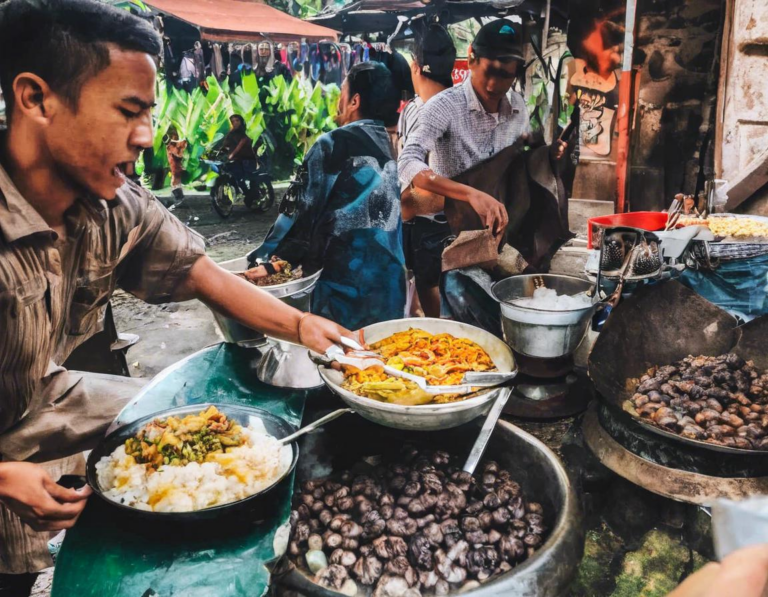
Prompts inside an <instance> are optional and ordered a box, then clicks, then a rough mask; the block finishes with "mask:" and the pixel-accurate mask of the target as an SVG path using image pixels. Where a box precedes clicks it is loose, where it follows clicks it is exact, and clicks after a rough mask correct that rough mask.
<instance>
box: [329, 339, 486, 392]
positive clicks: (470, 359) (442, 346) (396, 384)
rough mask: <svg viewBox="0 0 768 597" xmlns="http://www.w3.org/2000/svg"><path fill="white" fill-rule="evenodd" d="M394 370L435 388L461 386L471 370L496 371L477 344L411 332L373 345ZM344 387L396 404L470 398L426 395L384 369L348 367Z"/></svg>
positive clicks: (416, 387)
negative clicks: (409, 374)
mask: <svg viewBox="0 0 768 597" xmlns="http://www.w3.org/2000/svg"><path fill="white" fill-rule="evenodd" d="M370 348H371V350H374V351H376V352H378V353H379V354H381V356H382V358H383V360H384V361H385V362H386V364H387V365H389V366H390V367H394V368H395V369H398V370H400V371H404V372H406V373H411V374H413V375H418V376H420V377H424V378H425V379H426V380H427V383H428V384H429V385H432V386H442V385H457V384H460V383H461V381H462V378H463V377H464V374H465V373H466V372H467V371H496V366H495V365H494V363H493V360H492V359H491V357H490V356H489V355H488V353H487V352H486V351H485V350H483V348H482V347H481V346H480V345H479V344H477V343H476V342H472V341H471V340H467V339H466V338H457V337H455V336H452V335H451V334H430V333H429V332H425V331H424V330H419V329H413V328H412V329H409V330H408V331H405V332H397V333H396V334H393V335H392V336H389V337H388V338H385V339H384V340H381V341H379V342H376V343H374V344H372V345H371V346H370ZM344 376H345V379H344V383H343V387H344V388H345V389H347V390H350V391H351V392H354V393H355V394H357V395H359V396H365V397H367V398H373V399H375V400H381V401H384V402H392V403H395V404H405V405H413V404H427V403H429V402H435V403H443V402H455V401H457V400H461V399H464V398H466V397H467V396H466V395H456V394H440V395H437V396H433V395H431V394H427V393H426V392H423V391H422V390H421V389H420V388H419V387H418V386H417V385H416V384H415V383H413V382H412V381H408V380H406V379H401V378H397V377H392V376H390V375H387V374H386V373H385V372H384V369H383V367H372V368H369V369H364V370H361V369H357V368H355V367H351V366H346V367H344Z"/></svg>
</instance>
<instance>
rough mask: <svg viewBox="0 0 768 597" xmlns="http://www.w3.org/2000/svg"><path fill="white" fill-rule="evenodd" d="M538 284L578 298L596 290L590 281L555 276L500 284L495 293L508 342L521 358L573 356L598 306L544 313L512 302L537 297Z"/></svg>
mask: <svg viewBox="0 0 768 597" xmlns="http://www.w3.org/2000/svg"><path fill="white" fill-rule="evenodd" d="M535 280H540V281H541V282H543V283H544V286H546V287H547V288H552V289H554V290H556V291H557V293H558V294H568V295H575V294H579V293H580V292H584V291H585V290H589V289H590V288H592V286H593V284H592V283H591V282H588V281H587V280H582V279H580V278H574V277H571V276H559V275H555V274H534V275H529V276H513V277H511V278H506V279H504V280H501V281H500V282H496V284H494V285H493V288H492V289H491V292H493V296H494V297H495V298H496V300H497V301H499V303H501V322H502V327H503V328H504V338H505V339H506V341H507V343H508V344H509V345H510V346H511V347H512V349H513V350H515V351H517V352H518V353H520V354H524V355H526V356H530V357H537V358H542V359H554V358H558V357H563V356H567V355H570V354H572V353H573V352H575V350H576V349H577V348H578V346H579V343H581V341H582V339H583V338H584V334H585V333H586V331H587V326H588V325H589V321H590V318H591V317H592V314H593V313H594V310H595V305H591V306H589V307H585V308H583V309H573V310H570V311H543V310H541V309H533V308H530V307H523V306H520V305H516V304H513V303H512V302H511V301H514V300H515V299H520V298H527V297H531V296H533V291H534V290H536V283H535Z"/></svg>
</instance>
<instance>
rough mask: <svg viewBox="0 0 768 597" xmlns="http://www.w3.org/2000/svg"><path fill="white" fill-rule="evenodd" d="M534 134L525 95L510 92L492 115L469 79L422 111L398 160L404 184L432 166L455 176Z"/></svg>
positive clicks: (436, 98) (450, 176) (425, 105)
mask: <svg viewBox="0 0 768 597" xmlns="http://www.w3.org/2000/svg"><path fill="white" fill-rule="evenodd" d="M508 98H511V102H510V99H508ZM528 132H529V120H528V112H527V110H526V107H525V100H523V98H522V96H521V95H520V94H518V93H512V94H509V95H507V96H505V97H504V98H503V99H502V100H501V106H500V108H499V112H498V113H497V114H490V113H488V112H486V110H485V108H483V105H482V104H481V103H480V100H479V99H478V97H477V94H476V93H475V90H474V89H473V88H472V80H471V78H467V80H466V81H465V82H464V83H462V84H461V85H458V86H456V87H452V88H450V89H446V90H445V91H443V92H442V93H439V94H437V95H436V96H435V97H433V98H432V99H430V100H429V101H428V102H427V103H426V104H424V106H423V107H422V108H421V109H420V110H419V115H418V119H417V121H416V124H415V126H413V127H412V128H411V130H410V131H409V132H408V136H407V138H406V140H405V147H403V151H402V153H401V154H400V159H399V161H398V171H399V175H400V182H401V183H402V184H403V185H410V184H411V182H412V181H413V179H414V177H415V176H416V175H417V174H418V173H419V172H422V171H424V170H428V169H431V170H432V171H433V172H435V173H436V174H438V175H440V176H445V177H446V178H453V177H455V176H458V175H459V174H461V173H462V172H465V171H466V170H468V169H469V168H471V167H472V166H475V165H476V164H478V163H480V162H482V161H484V160H487V159H488V158H490V157H493V156H494V155H496V154H497V153H499V152H500V151H501V150H502V149H505V148H506V147H509V146H510V145H512V144H513V143H514V142H515V141H516V140H517V139H518V137H520V136H521V135H523V134H525V133H528ZM427 156H429V157H427Z"/></svg>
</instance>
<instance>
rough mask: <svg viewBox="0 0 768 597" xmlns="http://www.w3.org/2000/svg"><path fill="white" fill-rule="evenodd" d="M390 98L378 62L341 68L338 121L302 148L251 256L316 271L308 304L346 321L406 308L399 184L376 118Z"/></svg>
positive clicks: (356, 323) (397, 314) (392, 103)
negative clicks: (292, 179) (288, 187)
mask: <svg viewBox="0 0 768 597" xmlns="http://www.w3.org/2000/svg"><path fill="white" fill-rule="evenodd" d="M398 105H399V94H398V92H397V90H396V89H395V87H394V85H393V84H392V75H391V74H390V72H389V70H388V69H387V68H386V67H385V66H384V65H382V64H379V63H377V62H366V63H361V64H358V65H355V66H354V67H353V68H352V69H351V70H350V71H349V75H348V76H347V78H346V80H345V81H344V84H343V85H342V87H341V97H340V99H339V109H338V116H337V117H336V123H337V124H338V125H339V128H338V129H335V130H333V131H331V132H330V133H326V134H325V135H323V136H322V137H320V138H319V139H318V140H317V142H316V143H315V145H314V146H313V147H312V149H310V150H309V152H308V153H307V156H306V158H305V160H304V163H303V164H302V166H301V168H300V170H299V172H298V175H297V179H298V181H299V182H298V184H297V186H296V187H294V188H293V189H292V192H290V193H289V194H288V195H287V197H286V200H284V201H283V203H282V204H281V206H280V211H281V214H280V216H278V220H277V222H276V223H275V225H274V226H273V227H272V229H271V230H270V231H269V234H268V235H267V238H266V239H265V240H264V243H263V244H262V245H261V246H260V247H259V248H257V249H256V250H255V251H253V253H251V255H249V259H250V260H255V259H256V258H257V257H258V258H261V259H266V258H267V257H270V256H279V257H280V259H284V260H286V261H288V262H289V263H291V264H292V265H293V266H298V265H301V266H302V267H303V270H304V274H305V275H312V274H313V273H315V272H317V271H318V270H320V269H322V270H323V273H322V275H321V276H320V279H319V281H318V283H317V286H316V287H315V290H314V294H313V295H312V312H313V313H315V314H317V315H325V316H326V317H330V318H332V319H333V320H334V321H336V322H338V323H339V324H341V325H343V326H346V327H347V328H348V329H353V330H354V329H358V328H361V327H365V326H366V325H369V324H371V323H376V322H378V321H386V320H389V319H398V318H401V317H403V314H404V310H405V301H406V291H405V258H404V256H403V246H402V235H401V229H402V221H401V217H400V183H399V181H398V175H397V162H395V160H394V159H393V156H392V150H391V148H390V144H389V138H388V135H387V131H386V129H385V128H384V124H383V121H385V120H388V119H389V117H391V116H392V115H394V114H395V113H396V111H397V108H398Z"/></svg>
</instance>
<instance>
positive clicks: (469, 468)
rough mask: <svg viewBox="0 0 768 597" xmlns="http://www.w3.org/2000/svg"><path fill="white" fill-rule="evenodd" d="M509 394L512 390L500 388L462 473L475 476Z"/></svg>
mask: <svg viewBox="0 0 768 597" xmlns="http://www.w3.org/2000/svg"><path fill="white" fill-rule="evenodd" d="M511 394H512V388H502V390H501V391H500V392H499V397H498V398H496V402H495V403H494V404H493V407H491V410H490V411H488V416H487V417H486V418H485V423H483V428H482V429H481V430H480V435H478V436H477V439H476V440H475V445H474V446H472V451H471V452H470V453H469V457H468V458H467V462H466V463H465V464H464V471H465V472H467V473H469V474H470V475H474V474H475V469H476V468H477V465H478V463H479V462H480V459H481V458H482V457H483V454H484V453H485V448H486V447H487V446H488V440H490V439H491V435H492V434H493V430H494V429H495V427H496V423H497V422H498V420H499V417H500V416H501V411H503V410H504V407H505V406H506V405H507V400H509V396H510V395H511Z"/></svg>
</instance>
